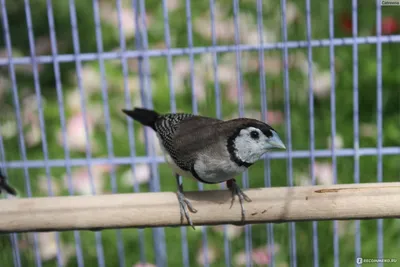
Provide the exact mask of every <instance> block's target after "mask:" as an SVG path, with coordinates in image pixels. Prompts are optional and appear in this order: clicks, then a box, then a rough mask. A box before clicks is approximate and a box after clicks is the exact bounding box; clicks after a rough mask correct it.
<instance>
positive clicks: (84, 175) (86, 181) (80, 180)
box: [64, 165, 111, 195]
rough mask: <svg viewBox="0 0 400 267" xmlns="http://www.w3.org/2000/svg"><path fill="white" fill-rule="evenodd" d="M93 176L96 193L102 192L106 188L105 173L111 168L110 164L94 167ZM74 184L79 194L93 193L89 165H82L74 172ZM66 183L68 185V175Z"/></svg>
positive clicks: (65, 177) (65, 178)
mask: <svg viewBox="0 0 400 267" xmlns="http://www.w3.org/2000/svg"><path fill="white" fill-rule="evenodd" d="M91 170H92V177H93V185H94V190H95V194H96V195H98V194H102V193H103V189H104V181H105V179H104V178H103V175H104V174H105V173H107V172H109V171H110V170H111V166H110V165H97V166H93V167H92V169H91ZM71 176H72V177H71V178H72V186H73V188H74V189H75V191H76V192H77V193H78V194H82V195H92V186H91V179H90V176H89V169H88V168H87V167H80V168H79V169H75V170H74V171H73V172H72V175H71ZM64 185H65V187H66V188H67V187H68V177H67V175H65V176H64Z"/></svg>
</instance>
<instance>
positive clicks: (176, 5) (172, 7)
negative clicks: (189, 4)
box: [166, 0, 182, 12]
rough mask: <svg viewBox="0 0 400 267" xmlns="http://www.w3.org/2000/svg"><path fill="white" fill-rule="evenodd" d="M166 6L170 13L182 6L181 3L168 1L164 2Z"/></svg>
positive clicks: (176, 0)
mask: <svg viewBox="0 0 400 267" xmlns="http://www.w3.org/2000/svg"><path fill="white" fill-rule="evenodd" d="M166 4H167V9H168V11H169V12H172V11H174V10H176V9H178V8H179V7H180V6H181V5H182V2H181V1H179V0H168V1H166Z"/></svg>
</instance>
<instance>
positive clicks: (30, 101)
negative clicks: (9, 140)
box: [22, 94, 46, 147]
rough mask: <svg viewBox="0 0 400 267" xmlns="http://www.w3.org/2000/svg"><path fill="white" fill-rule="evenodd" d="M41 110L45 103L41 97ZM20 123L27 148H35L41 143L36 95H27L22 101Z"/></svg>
mask: <svg viewBox="0 0 400 267" xmlns="http://www.w3.org/2000/svg"><path fill="white" fill-rule="evenodd" d="M41 103H42V108H44V106H45V104H46V101H45V99H44V97H42V96H41ZM22 123H23V126H24V132H25V134H24V137H25V142H26V145H27V146H28V147H32V146H36V145H37V144H39V143H40V142H41V130H40V124H39V113H38V100H37V97H36V95H34V94H32V95H28V96H26V97H24V98H23V100H22Z"/></svg>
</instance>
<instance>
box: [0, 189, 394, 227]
mask: <svg viewBox="0 0 400 267" xmlns="http://www.w3.org/2000/svg"><path fill="white" fill-rule="evenodd" d="M245 193H246V194H247V195H248V196H249V197H250V198H251V199H252V202H245V203H244V207H245V209H246V218H245V221H244V223H246V224H253V223H265V222H287V221H304V220H332V219H336V220H346V219H376V218H393V217H400V205H399V203H400V183H398V182H396V183H371V184H342V185H331V186H302V187H273V188H256V189H249V190H245ZM185 195H186V196H187V198H188V199H189V200H190V201H191V202H192V204H193V206H194V207H195V208H196V209H197V210H198V212H197V213H191V218H192V220H193V223H194V224H195V225H212V224H242V223H243V222H242V221H241V216H240V205H239V202H238V200H237V199H236V201H235V202H234V204H233V206H232V208H230V206H231V193H230V192H229V191H227V190H218V191H205V192H186V193H185ZM179 225H181V224H180V213H179V206H178V201H177V198H176V195H175V193H173V192H161V193H138V194H115V195H98V196H67V197H43V198H30V199H28V198H22V199H4V200H0V232H2V233H6V232H27V231H53V230H57V231H63V230H71V229H88V230H101V229H106V228H125V227H159V226H179ZM184 225H187V222H186V220H185V221H184Z"/></svg>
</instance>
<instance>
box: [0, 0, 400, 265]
mask: <svg viewBox="0 0 400 267" xmlns="http://www.w3.org/2000/svg"><path fill="white" fill-rule="evenodd" d="M53 2H54V3H53V4H54V5H55V6H54V10H55V12H56V14H57V15H56V16H55V19H56V22H55V23H56V30H57V39H58V42H60V43H61V44H62V46H61V47H60V49H59V53H60V54H69V53H73V46H72V36H71V26H70V23H69V9H68V6H67V4H66V3H67V2H65V3H64V2H63V1H61V2H60V3H58V2H57V1H53ZM56 2H57V3H56ZM78 2H79V4H78ZM159 2H160V1H146V10H147V12H148V14H150V16H151V22H150V24H149V25H150V27H149V31H148V40H149V48H150V49H159V47H158V45H160V43H162V42H163V41H164V26H163V19H162V14H163V12H162V5H161V3H159ZM180 2H182V3H181V5H180V7H179V8H178V9H176V10H174V11H172V12H170V14H169V19H170V32H171V42H172V47H178V48H183V47H187V46H188V41H187V24H186V23H185V22H184V21H185V16H184V14H185V5H184V2H183V1H180ZM111 3H112V1H111ZM293 3H294V4H296V6H297V8H298V17H297V20H296V22H295V23H292V24H290V25H289V27H288V40H289V41H299V40H300V41H303V40H306V24H305V22H306V15H305V14H306V13H305V1H298V0H296V1H293ZM219 4H220V6H224V5H226V6H227V8H226V15H225V19H224V21H225V22H227V23H229V22H231V23H233V7H232V4H231V1H227V0H223V1H220V2H219ZM126 6H127V7H126V8H128V6H129V5H127V4H126ZM263 6H264V12H263V23H264V29H266V30H268V31H271V32H272V33H273V34H275V35H276V38H277V41H280V40H281V28H280V24H281V17H280V5H279V2H273V1H268V3H264V5H263ZM191 7H192V22H193V24H195V21H196V19H198V18H200V17H202V16H204V17H205V18H207V19H208V18H209V11H208V9H209V6H208V1H192V3H191ZM7 8H8V10H9V13H8V18H9V23H10V32H11V39H12V45H13V49H15V50H18V51H19V52H20V53H21V54H22V55H25V56H27V55H29V45H28V35H27V30H26V27H25V25H24V24H25V20H24V19H22V20H21V17H23V18H25V13H24V9H23V2H22V1H14V2H13V3H11V2H7ZM347 10H351V3H350V2H349V1H344V0H337V1H335V9H334V12H335V15H334V17H335V28H334V30H335V31H334V32H335V38H341V37H351V35H349V34H348V33H346V32H344V31H343V29H342V26H341V15H342V13H344V12H347ZM240 12H241V13H242V14H246V15H248V16H249V17H250V21H252V22H253V24H254V25H255V26H254V25H247V26H248V28H249V29H248V31H249V32H250V31H256V30H257V28H256V25H257V17H256V5H255V1H243V3H240ZM375 12H376V8H375V4H374V3H373V2H371V3H363V4H361V3H360V4H359V7H358V31H359V35H360V36H369V35H374V27H375V24H376V21H375V20H376V14H375ZM347 13H351V12H347ZM311 15H312V39H328V38H329V20H328V19H329V16H328V15H329V14H328V6H327V3H324V2H316V1H311ZM398 15H399V11H398V10H397V9H396V8H395V7H383V8H382V17H387V16H393V17H395V18H396V16H397V17H398ZM32 16H33V25H34V30H35V37H36V38H38V37H39V36H47V35H48V34H49V29H48V23H47V15H46V5H45V1H38V4H35V5H32ZM77 17H78V25H79V34H80V46H81V47H80V48H81V52H82V53H84V52H96V42H95V40H96V39H95V34H94V33H95V32H94V22H93V11H92V4H91V2H90V1H77ZM132 23H133V22H132ZM242 23H243V24H244V23H245V22H243V21H242ZM246 23H247V21H246ZM243 24H242V26H243ZM102 29H103V42H104V49H105V51H110V50H112V49H113V48H116V47H118V45H119V40H118V31H117V30H116V28H115V26H114V25H111V24H110V23H105V22H104V23H103V24H102ZM241 38H242V39H243V38H244V39H245V38H246V36H241ZM0 42H1V43H0V45H1V46H4V42H3V40H0ZM193 42H194V46H196V47H197V46H209V45H211V44H212V40H211V39H210V38H207V37H205V36H203V35H202V34H200V33H199V32H196V31H194V33H193ZM218 44H220V45H232V44H234V40H233V37H232V39H231V40H229V41H218ZM127 47H128V49H131V50H133V49H135V40H134V38H132V39H128V40H127ZM382 47H383V55H382V75H383V76H382V82H383V105H382V106H383V145H384V146H399V138H400V130H399V129H400V127H399V104H400V101H399V99H400V95H399V90H398V87H399V84H400V78H399V76H398V75H397V74H398V73H399V71H400V69H399V65H398V58H399V56H400V48H399V46H398V45H397V44H395V43H393V44H383V45H382ZM49 53H50V51H48V53H47V54H49ZM296 53H302V54H304V56H305V58H306V57H307V49H305V48H298V49H289V58H290V63H293V61H291V59H292V58H293V57H294V56H295V55H296ZM273 56H275V57H278V58H282V56H283V54H282V52H281V51H280V50H272V51H271V50H270V51H265V57H266V58H270V57H273ZM194 58H195V65H196V66H199V69H200V70H203V71H204V73H205V76H207V77H208V74H207V73H208V72H210V73H211V75H210V77H208V78H203V77H202V76H201V74H200V73H199V72H198V71H196V73H195V76H196V77H195V79H199V80H201V79H203V80H204V85H205V86H204V88H205V89H204V90H205V92H206V94H205V99H204V100H203V101H199V102H198V103H197V104H198V108H199V113H200V114H203V115H208V116H215V114H216V107H215V102H216V99H215V95H214V77H213V74H212V73H213V66H212V63H210V64H202V63H201V62H202V60H203V59H204V58H203V55H195V56H194ZM178 59H188V57H187V56H179V57H174V59H173V64H175V63H176V62H177V60H178ZM257 59H258V53H257V51H252V52H243V53H241V60H242V63H243V64H242V71H243V76H242V78H243V85H245V86H246V87H245V88H248V89H247V90H249V91H250V95H251V99H250V101H249V102H248V103H246V107H245V109H246V112H249V111H251V110H260V108H261V102H260V99H261V92H260V77H259V72H258V70H257V68H251V67H250V66H249V65H248V64H247V63H248V62H251V61H252V60H253V61H257ZM218 60H219V65H220V66H221V65H224V66H229V64H226V63H221V62H224V61H229V60H231V61H232V63H231V65H230V66H229V67H231V68H232V69H233V70H235V60H236V59H235V56H234V53H220V54H218ZM358 60H359V61H358V75H359V79H358V88H359V104H358V108H359V123H360V124H364V123H367V124H372V125H375V124H376V121H377V118H376V102H377V101H376V97H377V96H376V86H377V81H376V79H377V58H376V45H373V44H363V45H359V46H358ZM313 61H314V62H315V63H316V64H318V67H319V70H321V71H329V66H330V58H329V47H319V48H314V49H313ZM211 62H212V61H211ZM133 63H134V64H137V60H136V59H130V64H131V65H134V64H133ZM267 63H268V62H267ZM294 63H296V62H294ZM149 64H150V68H151V75H150V77H151V88H152V101H153V103H154V107H155V108H156V109H157V110H158V111H159V112H168V111H169V110H170V101H171V99H170V93H169V92H170V91H169V87H168V81H169V80H168V75H167V74H168V73H167V60H166V58H164V57H162V58H150V60H149ZM105 65H106V78H107V82H108V98H109V107H110V116H111V128H112V130H113V137H112V141H113V146H114V154H115V156H117V157H126V156H128V155H130V147H129V145H127V144H128V143H129V142H128V136H127V126H126V118H125V117H124V115H123V114H122V113H121V112H120V109H121V108H123V107H124V103H125V102H124V101H125V100H124V92H123V75H122V68H121V66H120V65H118V64H114V63H111V62H107V61H106V63H105ZM84 66H91V67H92V68H94V69H95V70H97V71H99V64H98V62H97V61H89V62H84ZM352 66H353V48H352V46H336V47H335V70H336V71H335V75H336V79H335V82H336V84H335V95H336V103H335V106H336V113H335V116H336V127H337V133H338V134H339V135H340V136H341V137H342V138H343V147H344V148H352V147H353V142H354V137H353V136H354V128H353V108H354V107H353V67H352ZM74 68H75V64H74V63H61V70H62V77H61V78H62V83H63V94H64V101H65V96H66V95H67V94H68V93H70V92H72V91H73V90H76V88H77V86H76V83H75V82H74V80H75V77H74V75H75V69H74ZM267 68H268V67H267ZM196 70H197V69H196ZM233 73H234V74H235V75H234V76H233V77H231V79H232V80H233V81H235V80H236V72H233ZM267 73H269V72H267ZM0 74H1V75H2V76H4V77H8V69H7V68H1V69H0ZM173 75H174V74H173ZM175 75H177V74H175ZM288 75H289V88H290V108H291V122H292V123H291V133H292V148H293V150H307V149H309V146H310V143H309V134H310V130H309V109H308V77H307V71H304V70H302V69H300V68H299V67H291V68H290V70H289V74H288ZM129 78H137V79H138V78H139V77H138V73H137V69H135V67H131V68H130V72H129ZM178 78H179V77H178ZM283 79H284V72H283V71H279V72H278V73H275V74H273V73H272V74H267V76H266V88H267V99H268V107H269V109H273V110H276V111H281V112H284V103H285V102H284V101H285V96H284V83H283ZM17 82H18V85H19V87H18V92H19V97H20V103H21V99H22V98H23V97H24V96H26V95H31V94H34V83H33V77H32V75H31V73H27V72H24V71H17ZM40 85H41V90H42V95H43V96H44V98H45V99H46V105H45V109H44V116H45V124H46V136H47V142H48V149H49V155H50V158H51V159H63V158H64V151H63V149H62V147H60V145H58V143H57V139H56V134H55V132H57V131H58V130H59V129H60V117H59V116H60V114H59V108H58V107H59V106H58V103H57V101H56V90H55V83H54V72H53V66H52V65H51V64H46V65H44V70H43V71H42V72H41V73H40ZM174 86H175V90H177V91H179V90H178V89H177V88H176V86H177V85H176V84H174ZM190 86H191V80H190V75H187V77H186V78H184V79H183V92H176V98H175V101H176V105H177V108H178V109H179V110H181V111H185V112H191V110H192V103H191V87H190ZM129 87H130V89H134V91H135V93H133V94H131V98H132V100H131V101H132V103H134V102H135V100H137V98H139V97H140V94H139V92H138V90H139V89H138V88H139V84H138V83H137V84H133V83H131V82H130V83H129ZM220 88H221V94H223V95H224V94H225V93H226V92H227V90H229V85H228V84H227V83H220ZM10 89H11V87H10V86H8V87H6V88H5V93H4V94H3V96H0V101H1V106H2V107H1V109H2V112H1V113H0V126H2V127H3V126H4V125H5V123H6V122H8V121H12V120H15V114H14V111H13V98H12V94H11V90H10ZM221 99H222V102H221V104H222V114H223V117H225V118H227V117H230V116H232V114H234V113H235V112H236V111H237V108H238V104H237V103H234V102H230V101H228V100H227V98H226V97H224V96H223V97H222V98H221ZM87 105H88V107H89V108H90V107H91V106H93V105H100V106H101V107H102V109H103V100H102V96H101V91H100V88H98V90H95V91H94V92H93V93H91V94H90V95H89V97H88V99H87ZM314 105H315V106H314V107H315V116H314V122H315V148H316V149H328V145H327V138H328V136H329V135H330V133H331V112H330V98H329V96H327V97H315V99H314ZM22 108H25V107H24V106H23V107H22ZM74 112H75V111H74V110H71V109H70V108H68V106H67V107H66V116H67V117H70V116H71V115H72V114H73V113H74ZM121 127H122V129H124V130H123V131H120V130H118V129H120V128H121ZM274 128H276V130H277V131H278V132H279V133H280V135H281V136H282V138H283V140H286V136H285V128H284V124H279V125H274ZM140 131H142V128H141V127H140V126H139V125H138V124H136V123H135V133H136V135H135V139H136V153H137V155H140V156H143V155H145V148H144V145H143V144H142V143H141V142H140V140H139V139H138V136H139V132H140ZM92 138H93V139H94V140H95V141H96V143H97V144H98V146H99V149H98V151H96V152H94V153H93V155H92V156H93V157H96V158H98V157H106V156H107V143H106V134H105V127H104V123H100V124H98V125H96V127H95V131H94V135H93V137H92ZM3 142H4V148H5V151H6V161H13V160H21V156H20V153H19V150H18V149H17V148H18V137H17V136H14V137H10V138H6V137H3ZM376 146H377V138H376V137H375V136H372V137H367V136H361V137H360V147H376ZM27 156H28V159H29V160H42V159H43V151H42V145H41V143H37V144H36V145H34V146H32V147H29V148H28V150H27ZM85 156H86V155H85V153H81V152H76V151H73V152H71V157H72V158H85ZM317 162H331V160H330V159H329V158H318V159H317ZM398 162H399V159H398V156H397V157H396V156H384V157H383V170H384V181H385V182H389V181H398V180H399V178H400V175H399V173H400V169H399V168H400V167H399V164H398ZM309 164H310V161H309V160H308V159H293V171H294V179H295V183H296V184H298V180H297V179H298V177H299V175H308V173H309ZM286 167H287V160H283V159H281V160H271V162H270V171H271V179H272V186H285V185H286V184H287V179H288V173H287V168H286ZM129 168H130V166H120V167H119V168H118V169H117V177H120V176H121V174H122V173H123V172H124V171H126V170H128V169H129ZM264 168H265V165H264V162H263V161H260V162H258V163H256V164H255V165H254V166H253V167H252V168H250V170H249V178H250V179H249V183H250V187H253V188H254V187H263V186H264V178H263V175H264ZM7 171H8V176H9V177H10V181H11V183H12V184H13V185H14V186H15V187H17V188H18V190H19V192H20V194H21V196H22V197H25V196H26V195H27V193H26V190H25V179H24V172H23V170H22V169H8V170H7ZM51 173H52V176H53V177H54V180H53V183H58V184H60V185H62V179H63V178H62V177H63V175H64V174H65V168H52V170H51ZM29 174H30V183H31V185H32V192H33V195H34V196H41V195H45V192H42V191H40V190H39V186H38V182H37V181H38V179H37V177H38V176H39V175H45V169H44V168H36V169H29ZM376 174H377V158H376V157H373V156H363V157H361V158H360V179H361V182H375V181H376V180H377V177H376ZM159 175H160V183H161V190H162V191H175V189H176V185H175V181H174V178H173V177H172V174H171V171H170V169H169V168H168V167H167V166H166V165H165V164H161V165H160V166H159ZM337 175H338V182H339V183H352V182H353V181H354V159H353V157H340V158H338V159H337ZM104 179H105V183H104V184H105V186H106V189H107V191H110V190H111V183H110V181H111V180H110V179H109V175H104ZM239 179H240V178H239ZM184 184H185V190H196V189H197V184H196V183H195V182H193V181H191V180H185V182H184ZM205 188H206V189H216V188H217V186H216V185H215V186H210V185H206V186H205ZM140 189H141V190H142V191H148V189H149V188H148V185H147V184H144V185H141V186H140ZM118 190H119V192H124V193H125V192H126V193H127V192H131V191H132V187H131V186H126V185H123V184H122V183H121V181H120V180H118ZM61 194H63V195H68V191H67V190H66V188H63V191H62V192H61ZM376 225H377V222H376V221H362V222H361V251H362V256H363V257H367V258H374V257H377V227H376ZM340 228H341V231H342V234H341V235H340V241H339V242H340V246H339V249H340V250H339V254H340V264H341V265H342V266H349V265H352V264H354V262H355V244H354V242H355V241H354V240H355V224H354V221H348V222H346V223H340ZM251 229H252V241H253V248H257V247H261V246H265V245H266V243H267V241H266V240H267V230H266V226H265V225H253V226H252V227H251ZM288 229H289V227H288V224H284V223H282V224H274V241H275V244H277V245H279V247H280V249H279V251H278V252H277V253H276V255H275V260H276V263H277V265H276V266H288V264H289V261H290V258H289V251H290V250H289V248H290V244H289V240H290V239H289V231H288ZM399 230H400V225H399V223H398V221H397V220H394V219H393V220H392V219H390V220H384V228H383V231H384V232H383V238H384V240H383V241H384V257H385V258H394V257H396V256H397V255H398V248H399V244H398V240H399V236H398V233H399ZM121 231H122V233H123V242H124V247H125V262H126V266H132V265H133V264H134V263H136V262H138V261H139V260H140V258H139V257H140V256H139V234H138V230H135V229H124V230H121ZM318 232H319V236H318V242H319V246H318V247H319V263H320V266H333V262H334V255H333V223H332V222H331V221H326V222H319V223H318ZM312 234H313V232H312V223H311V222H301V223H296V238H297V262H298V266H312V263H313V244H312ZM144 235H145V253H146V259H147V261H148V262H152V263H155V251H154V243H153V236H152V230H151V229H145V230H144ZM18 236H19V238H20V240H25V241H26V240H27V234H20V235H18ZM165 237H166V242H167V244H169V245H167V252H166V255H167V257H168V264H169V266H181V265H182V250H181V241H180V240H181V233H180V229H179V228H165ZM207 237H208V243H209V245H210V246H212V247H214V248H215V249H216V252H217V258H216V260H215V262H214V263H213V266H224V264H225V260H224V253H223V248H224V247H223V235H222V234H221V233H218V232H216V231H214V230H213V229H211V228H210V227H207ZM61 238H62V241H63V243H64V244H70V245H73V246H74V235H73V233H72V232H65V233H61ZM244 238H245V235H244V232H243V233H242V234H241V235H240V237H238V238H237V239H234V240H232V241H231V242H230V246H231V252H232V256H234V255H236V254H237V253H238V252H239V251H242V250H244V248H245V242H244V241H245V239H244ZM187 239H188V244H189V257H190V262H191V265H192V266H196V265H197V263H196V257H197V254H198V251H199V249H200V248H201V245H202V242H201V240H202V234H201V230H200V229H198V230H196V231H193V230H192V229H189V228H188V229H187ZM81 240H82V248H83V254H84V261H85V266H96V265H97V254H96V246H95V237H94V233H93V232H89V231H82V232H81ZM102 241H103V247H104V253H105V263H106V265H107V266H118V264H119V260H118V254H117V247H116V231H115V230H105V231H102ZM0 247H1V253H0V259H1V262H3V264H4V266H11V265H12V263H13V257H12V252H11V246H10V239H9V237H8V236H7V235H3V236H1V237H0ZM31 248H32V246H28V248H27V249H23V248H21V262H22V264H23V266H31V265H33V264H34V259H35V258H34V251H33V249H31ZM55 264H56V261H55V259H53V260H49V261H47V262H46V263H45V264H44V266H54V265H55ZM67 266H71V267H72V266H77V263H76V258H75V256H73V257H71V258H70V259H69V261H68V265H67Z"/></svg>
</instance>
